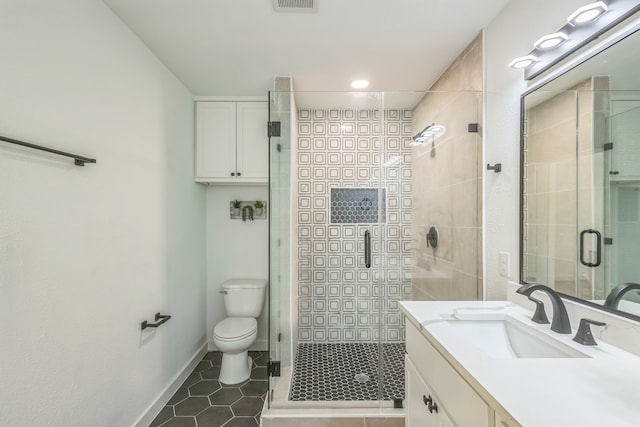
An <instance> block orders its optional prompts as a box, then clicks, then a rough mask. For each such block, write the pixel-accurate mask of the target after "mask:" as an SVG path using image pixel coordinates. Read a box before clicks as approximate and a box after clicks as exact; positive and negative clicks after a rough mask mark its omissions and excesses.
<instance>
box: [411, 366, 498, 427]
mask: <svg viewBox="0 0 640 427" xmlns="http://www.w3.org/2000/svg"><path fill="white" fill-rule="evenodd" d="M405 369H406V372H407V374H406V378H407V390H406V391H407V393H406V396H407V397H406V402H407V414H406V417H405V424H406V427H453V423H452V422H451V420H450V419H449V417H448V416H447V414H446V411H445V408H444V407H443V406H442V404H440V402H438V398H437V396H436V394H435V393H433V391H431V390H430V389H429V386H427V385H426V384H425V382H424V381H423V380H422V378H421V377H420V374H419V373H418V371H417V370H416V368H415V367H414V366H413V363H411V359H409V357H408V356H407V357H406V359H405ZM423 396H424V397H430V398H431V399H434V401H435V403H436V404H437V405H438V409H437V412H436V411H433V412H429V408H428V407H427V405H426V404H425V403H424V400H423ZM500 427H502V426H500Z"/></svg>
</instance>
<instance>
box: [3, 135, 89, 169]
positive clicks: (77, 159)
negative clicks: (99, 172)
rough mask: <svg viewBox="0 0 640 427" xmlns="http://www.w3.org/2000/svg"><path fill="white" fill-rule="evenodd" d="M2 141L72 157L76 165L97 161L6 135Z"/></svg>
mask: <svg viewBox="0 0 640 427" xmlns="http://www.w3.org/2000/svg"><path fill="white" fill-rule="evenodd" d="M0 141H5V142H9V143H11V144H16V145H21V146H23V147H29V148H33V149H35V150H40V151H46V152H47V153H53V154H57V155H59V156H65V157H71V158H72V159H73V164H74V165H76V166H84V164H85V163H95V162H96V159H90V158H89V157H85V156H80V155H77V154H71V153H66V152H64V151H60V150H54V149H53V148H48V147H43V146H42V145H36V144H31V143H29V142H24V141H20V140H18V139H13V138H8V137H6V136H0Z"/></svg>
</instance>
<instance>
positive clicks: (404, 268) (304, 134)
mask: <svg viewBox="0 0 640 427" xmlns="http://www.w3.org/2000/svg"><path fill="white" fill-rule="evenodd" d="M410 143H411V111H401V110H386V111H384V112H383V113H381V112H380V111H370V110H299V111H298V139H297V157H296V158H295V161H296V165H295V166H294V168H293V170H295V171H296V173H297V184H296V186H295V189H296V194H295V196H294V200H296V201H297V212H296V215H295V218H296V219H295V220H296V221H297V224H296V228H297V229H296V232H297V237H298V253H297V254H296V257H297V266H298V301H297V302H298V341H299V342H302V343H309V342H314V343H322V342H326V343H345V342H347V343H348V342H351V343H356V342H369V343H375V342H378V341H384V342H403V341H404V325H403V317H402V316H401V314H400V312H399V310H398V301H399V300H403V299H410V295H411V278H410V274H411V256H412V252H411V249H412V241H411V192H412V189H411V146H410ZM378 197H380V198H381V203H382V205H383V206H382V207H381V209H380V217H377V216H378V215H377V214H378V209H377V208H376V209H369V210H367V209H366V208H367V207H370V208H371V207H373V206H377V205H378ZM364 199H368V200H364ZM354 200H356V202H357V203H355V205H354V204H353V203H352V202H353V201H354ZM339 203H343V206H338V204H339ZM349 203H351V206H348V205H349ZM369 204H370V205H371V206H369ZM365 205H366V206H365ZM363 207H364V208H365V209H362V208H363ZM354 208H355V209H354ZM367 213H369V214H367ZM373 213H375V215H372V214H373ZM367 230H368V231H369V232H370V233H371V241H372V247H371V253H372V265H371V268H370V269H367V268H365V266H364V233H365V231H367Z"/></svg>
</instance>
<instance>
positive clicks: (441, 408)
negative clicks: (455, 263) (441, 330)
mask: <svg viewBox="0 0 640 427" xmlns="http://www.w3.org/2000/svg"><path fill="white" fill-rule="evenodd" d="M405 375H406V381H407V398H406V401H407V415H406V427H424V426H430V427H431V426H434V427H435V426H437V427H449V426H458V427H489V426H491V427H493V425H494V419H493V415H494V414H493V410H491V408H489V406H488V405H487V404H486V403H485V401H484V400H482V399H481V398H480V396H479V395H478V394H477V393H476V392H475V391H474V390H473V389H472V388H471V386H469V384H467V382H466V381H465V380H464V379H463V378H462V377H461V376H460V374H458V373H457V372H456V371H455V370H454V369H453V367H452V366H451V365H450V364H449V363H448V362H447V361H446V360H445V359H444V358H443V357H442V355H440V353H439V352H438V351H437V350H436V349H435V348H434V347H433V346H432V345H431V344H430V343H429V342H428V341H427V339H426V338H425V337H424V336H422V334H421V333H420V332H419V331H418V329H416V327H415V326H413V325H412V324H411V323H410V322H407V356H406V364H405ZM425 394H426V396H427V398H428V397H429V396H431V398H432V400H433V402H435V403H436V404H437V406H438V412H437V413H435V411H434V412H431V413H430V412H429V406H428V405H425V403H424V400H423V396H424V395H425Z"/></svg>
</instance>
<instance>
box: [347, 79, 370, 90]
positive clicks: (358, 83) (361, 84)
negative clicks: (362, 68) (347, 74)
mask: <svg viewBox="0 0 640 427" xmlns="http://www.w3.org/2000/svg"><path fill="white" fill-rule="evenodd" d="M367 86H369V82H368V81H367V80H354V81H352V82H351V87H352V88H354V89H364V88H365V87H367Z"/></svg>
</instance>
